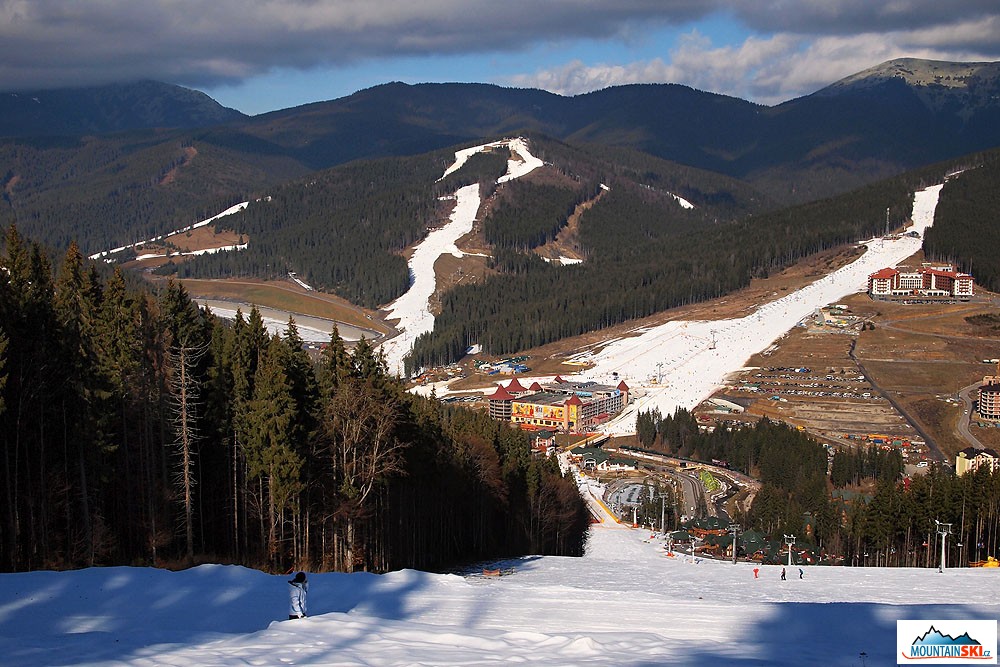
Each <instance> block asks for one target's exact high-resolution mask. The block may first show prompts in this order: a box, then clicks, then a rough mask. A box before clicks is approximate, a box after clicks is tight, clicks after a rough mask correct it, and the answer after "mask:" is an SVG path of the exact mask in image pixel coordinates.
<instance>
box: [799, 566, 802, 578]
mask: <svg viewBox="0 0 1000 667" xmlns="http://www.w3.org/2000/svg"><path fill="white" fill-rule="evenodd" d="M801 578H802V568H801V567H800V568H799V579H801Z"/></svg>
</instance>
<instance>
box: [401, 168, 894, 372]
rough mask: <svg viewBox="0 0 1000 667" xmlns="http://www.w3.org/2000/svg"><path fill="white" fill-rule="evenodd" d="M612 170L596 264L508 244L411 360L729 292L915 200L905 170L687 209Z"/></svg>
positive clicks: (614, 320)
mask: <svg viewBox="0 0 1000 667" xmlns="http://www.w3.org/2000/svg"><path fill="white" fill-rule="evenodd" d="M607 180H608V183H609V184H610V191H609V192H607V193H605V196H603V197H601V199H600V200H599V201H598V202H596V203H595V204H594V205H593V206H592V207H591V208H589V209H588V210H587V211H585V212H584V213H583V214H582V216H581V220H580V232H579V236H580V240H581V243H582V244H583V246H584V252H585V254H586V257H587V259H586V261H585V262H584V263H582V264H578V265H574V266H570V267H554V266H550V265H547V264H545V263H543V262H535V261H528V260H525V261H524V262H514V261H511V259H510V256H509V254H505V255H503V257H504V262H503V263H499V262H494V263H493V265H492V266H493V268H494V269H495V270H497V271H498V273H497V275H494V276H490V277H488V278H487V279H486V280H485V281H484V282H482V283H479V284H467V285H461V286H459V287H457V288H455V289H453V290H451V291H450V292H448V293H447V294H445V295H444V296H443V297H442V299H441V312H440V314H439V315H438V317H437V318H436V320H435V325H434V330H433V332H431V333H429V334H425V335H423V336H421V337H420V338H418V339H417V341H416V343H415V345H414V349H413V353H412V357H411V363H410V367H411V368H419V367H422V366H429V365H440V364H444V363H449V362H452V361H455V360H456V357H455V356H454V355H456V354H458V355H459V356H460V354H461V352H462V351H464V350H465V349H466V348H467V347H468V346H469V345H472V344H476V343H478V344H481V345H482V346H483V349H484V350H485V351H488V352H489V353H491V354H496V355H502V354H509V353H512V352H517V351H523V350H525V349H530V348H532V347H537V346H540V345H544V344H546V343H550V342H552V341H555V340H559V339H561V338H566V337H570V336H575V335H579V334H582V333H584V332H588V331H595V330H599V329H603V328H606V327H611V326H614V325H616V324H620V323H622V322H625V321H628V320H632V319H637V318H642V317H646V316H648V315H652V314H654V313H658V312H662V311H664V310H668V309H670V308H675V307H678V306H683V305H686V304H690V303H695V302H699V301H704V300H707V299H712V298H715V297H719V296H722V295H724V294H728V293H730V292H732V291H734V290H737V289H740V288H742V287H745V286H746V285H748V284H749V283H750V281H751V279H753V278H757V277H766V276H767V275H769V274H770V273H772V272H774V271H778V270H781V269H783V268H785V267H787V266H789V265H791V264H793V263H795V262H797V261H799V260H800V259H802V258H804V257H807V256H809V255H811V254H814V253H816V252H820V251H822V250H826V249H829V248H834V247H837V246H839V245H842V244H845V243H849V242H852V241H857V240H860V239H862V238H869V237H871V236H873V235H876V234H880V233H882V232H883V231H884V229H885V225H886V211H887V209H888V210H889V221H890V224H891V225H892V226H893V227H895V226H898V225H900V224H901V223H902V221H903V220H905V219H906V218H907V217H909V214H910V209H911V207H912V197H911V193H912V184H911V183H910V182H909V181H907V180H906V179H904V178H897V179H892V180H889V181H884V182H882V183H879V184H877V185H873V186H870V187H867V188H864V189H862V190H860V191H857V192H854V193H851V194H850V195H849V196H842V197H837V198H834V199H831V200H825V201H823V202H816V203H812V204H806V205H803V206H798V207H795V208H793V209H783V210H780V211H774V212H770V213H759V214H757V215H751V216H748V217H745V218H742V219H739V220H736V221H717V220H716V219H715V218H714V217H713V216H712V212H711V210H710V209H708V210H703V209H701V208H695V209H685V208H682V207H681V206H680V205H679V204H678V202H677V201H676V200H675V198H674V196H673V194H672V193H670V192H669V191H666V190H661V189H658V188H653V187H647V186H645V185H644V184H641V183H635V182H634V181H631V180H625V179H620V178H619V179H616V178H614V177H609V178H608V179H607ZM698 203H700V202H698ZM497 257H498V258H500V257H501V255H500V253H497ZM526 257H527V254H526ZM507 267H516V268H517V270H516V271H513V272H512V271H509V270H507Z"/></svg>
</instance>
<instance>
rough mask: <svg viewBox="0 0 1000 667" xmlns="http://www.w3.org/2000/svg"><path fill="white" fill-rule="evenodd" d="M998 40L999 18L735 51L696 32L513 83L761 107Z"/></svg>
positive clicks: (754, 41) (756, 43)
mask: <svg viewBox="0 0 1000 667" xmlns="http://www.w3.org/2000/svg"><path fill="white" fill-rule="evenodd" d="M996 34H1000V19H990V20H987V21H984V22H979V23H963V24H955V25H951V26H942V27H936V28H924V29H918V30H914V31H907V32H891V33H863V34H859V35H850V36H837V35H834V36H820V37H816V36H811V35H801V34H795V33H779V34H776V35H773V36H771V37H769V38H766V39H764V38H760V37H757V36H750V37H748V38H747V39H746V40H745V41H744V42H743V43H742V44H739V45H736V46H723V47H714V46H713V45H712V43H711V40H710V39H709V38H708V37H706V36H704V35H701V34H699V33H698V32H692V33H689V34H688V35H686V36H685V37H683V38H682V39H681V40H680V41H679V43H678V45H677V47H676V48H674V49H673V50H672V51H671V52H670V56H669V59H668V60H666V61H665V60H663V59H661V58H656V59H653V60H648V61H637V62H632V63H628V64H624V65H618V64H615V65H609V64H597V65H588V64H585V63H583V62H581V61H580V60H574V61H572V62H570V63H567V64H565V65H563V66H561V67H557V68H553V69H548V70H542V71H538V72H535V73H532V74H522V75H517V76H513V77H510V78H509V82H510V83H512V84H514V85H517V86H524V87H538V88H543V89H545V90H549V91H551V92H554V93H559V94H562V95H576V94H580V93H585V92H590V91H593V90H597V89H600V88H606V87H609V86H615V85H625V84H632V83H679V84H683V85H687V86H691V87H692V88H697V89H699V90H706V91H710V92H715V93H720V94H724V95H732V96H734V97H740V98H743V99H748V100H752V101H755V102H759V103H762V104H777V103H779V102H782V101H785V100H788V99H792V98H795V97H799V96H802V95H807V94H809V93H812V92H815V91H816V90H818V89H820V88H823V87H824V86H827V85H829V84H831V83H833V82H834V81H837V80H839V79H841V78H844V77H846V76H849V75H851V74H854V73H856V72H859V71H862V70H864V69H867V68H869V67H873V66H874V65H877V64H879V63H882V62H885V61H886V60H892V59H894V58H902V57H910V58H927V59H931V60H959V61H963V60H964V61H968V60H994V59H996V58H997V57H998V56H1000V50H998V49H994V50H987V51H977V50H976V49H974V48H968V49H962V48H958V47H957V46H956V45H960V44H963V43H967V44H970V45H975V44H977V43H982V42H987V43H988V42H989V40H990V39H992V38H993V37H994V36H995V35H996Z"/></svg>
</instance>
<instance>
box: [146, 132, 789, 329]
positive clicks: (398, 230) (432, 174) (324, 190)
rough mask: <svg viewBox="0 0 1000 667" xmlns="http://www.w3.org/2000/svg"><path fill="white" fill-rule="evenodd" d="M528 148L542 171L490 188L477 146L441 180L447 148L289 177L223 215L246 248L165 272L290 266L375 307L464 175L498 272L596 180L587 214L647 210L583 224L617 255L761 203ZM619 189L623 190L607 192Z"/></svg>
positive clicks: (593, 243) (725, 186)
mask: <svg viewBox="0 0 1000 667" xmlns="http://www.w3.org/2000/svg"><path fill="white" fill-rule="evenodd" d="M531 146H532V150H533V151H535V153H534V154H536V155H537V156H538V157H540V158H541V159H542V160H544V161H545V162H547V163H548V165H547V166H546V167H544V168H543V169H542V170H540V173H542V172H544V175H539V176H537V177H532V178H528V179H520V180H518V181H514V182H511V183H506V184H504V185H503V186H499V187H498V186H497V185H496V180H497V178H498V177H499V176H501V175H502V174H503V173H504V171H505V170H506V168H507V157H508V153H507V152H506V151H496V152H493V153H490V154H481V155H476V156H474V158H473V159H470V160H469V161H468V162H467V163H466V164H465V165H464V166H463V167H462V168H461V169H460V170H458V171H457V172H455V173H453V174H450V175H449V176H448V178H446V179H443V180H441V181H437V178H438V177H439V176H440V175H441V174H442V173H444V171H445V169H446V167H447V166H448V165H449V164H450V163H451V162H452V161H453V160H454V151H451V150H449V151H437V152H434V153H428V154H425V155H420V156H416V157H412V158H385V159H382V160H370V161H359V162H355V163H352V164H350V165H345V166H342V167H335V168H332V169H329V170H325V171H323V172H319V173H317V174H313V175H310V176H308V177H306V178H304V179H299V180H296V181H292V182H289V183H286V184H284V185H282V186H280V187H276V188H274V189H271V190H268V195H267V196H266V197H258V198H256V199H254V200H253V201H251V203H250V205H249V206H248V207H247V209H246V211H245V212H243V213H242V214H240V215H239V216H231V217H229V218H226V219H223V220H220V222H219V224H220V225H224V226H225V227H227V228H231V229H235V231H237V232H239V233H240V234H244V235H246V236H247V237H248V238H250V239H252V242H251V243H250V247H249V248H248V249H247V250H246V251H244V252H239V253H223V254H218V255H210V256H204V257H200V258H197V259H195V260H192V261H187V262H183V263H179V264H177V265H176V267H174V266H173V265H169V266H168V267H166V268H165V269H164V271H172V270H176V271H177V272H178V275H179V276H180V277H208V278H217V277H228V276H263V275H267V276H283V275H285V273H286V272H287V271H294V272H295V273H297V274H298V275H300V276H302V277H303V279H305V280H306V281H307V282H308V283H309V284H310V285H313V286H314V287H317V288H320V289H324V290H330V291H334V292H336V293H338V294H340V295H341V296H344V297H345V298H348V299H350V300H352V301H355V302H356V303H360V304H362V305H365V306H368V307H372V308H376V307H378V306H380V305H384V304H386V303H388V302H390V301H392V300H393V299H395V298H396V297H398V296H399V295H400V294H402V293H403V292H405V291H406V289H407V288H408V286H409V282H410V276H409V272H408V269H407V266H406V262H405V260H404V259H403V257H402V251H403V250H404V249H405V248H407V247H409V246H411V245H413V244H414V243H415V242H416V241H417V240H419V239H421V238H422V237H423V236H424V234H425V233H426V230H427V228H428V227H429V226H431V225H434V224H437V223H438V222H440V221H441V220H443V219H444V218H445V217H446V214H447V211H448V210H449V208H448V207H449V206H450V205H451V202H450V200H448V199H446V200H444V201H441V200H440V198H441V197H447V196H449V195H451V194H453V193H454V192H455V190H456V189H458V188H459V187H460V186H462V185H466V184H469V183H476V182H478V183H480V187H481V189H482V192H483V194H484V195H490V194H491V193H494V192H495V193H496V198H495V201H494V203H493V206H492V208H491V212H490V213H489V214H488V215H486V216H485V219H484V223H483V226H484V234H485V236H486V239H487V240H488V241H489V242H491V244H492V245H493V246H494V247H495V249H496V250H497V253H496V262H495V263H496V269H497V270H498V271H499V272H502V273H510V272H514V271H516V269H514V268H513V267H512V266H511V265H509V264H508V265H507V266H506V267H505V266H504V261H505V260H507V261H508V262H511V261H512V262H515V263H517V264H520V263H523V262H524V261H528V260H530V258H529V257H527V256H525V255H522V254H521V252H520V251H521V250H526V249H530V248H534V247H536V246H538V245H541V244H542V243H545V242H546V241H547V240H551V238H552V237H554V236H555V235H556V234H557V233H558V231H559V229H561V227H562V226H564V225H565V224H566V221H567V218H568V216H569V215H570V213H572V212H573V210H574V207H575V206H576V205H577V204H579V203H581V202H583V201H586V200H589V199H591V198H594V197H595V195H596V193H597V192H599V191H600V184H601V183H605V182H606V183H610V184H612V185H611V188H612V190H611V191H610V192H608V193H607V195H608V196H605V197H602V198H601V200H600V201H599V202H597V203H595V204H594V206H593V208H592V209H591V210H592V211H598V210H603V209H604V208H605V207H606V206H614V202H615V201H617V200H619V199H621V200H631V199H632V198H633V197H635V198H639V199H640V200H642V201H644V202H646V205H645V206H646V208H645V209H642V206H641V205H638V204H637V205H636V206H638V207H639V209H642V210H645V214H644V215H645V217H644V218H642V219H640V218H638V217H634V215H633V213H634V211H631V210H626V211H623V212H622V211H620V212H618V213H615V212H609V213H608V215H609V216H614V215H619V214H620V215H624V216H626V217H627V218H628V219H627V220H624V221H616V220H611V219H610V218H608V219H606V220H604V221H602V222H598V223H596V224H594V225H591V226H590V227H589V228H588V229H587V230H586V232H585V233H586V234H589V236H584V237H582V238H581V241H582V246H583V247H582V250H583V251H584V253H585V254H587V255H588V256H589V255H590V254H592V253H593V254H594V256H598V255H600V254H601V253H612V252H617V250H616V249H621V248H624V247H626V246H628V245H630V244H632V243H633V242H634V241H635V239H636V238H639V237H641V236H643V235H645V234H649V235H653V236H656V237H664V238H665V237H667V236H670V235H672V234H674V233H676V232H678V231H680V230H688V229H698V228H702V227H705V226H708V225H714V224H716V223H717V222H718V221H719V220H727V221H728V220H732V219H734V218H735V217H737V216H739V215H742V214H745V213H748V212H756V211H760V210H762V209H763V208H764V206H766V205H767V204H768V203H769V200H768V199H767V198H766V197H762V196H761V195H759V194H758V193H756V192H754V191H753V190H752V189H751V188H749V187H747V186H746V185H744V184H742V183H740V182H739V181H735V180H733V179H730V178H726V177H724V176H719V175H716V174H709V173H706V172H701V171H699V170H696V169H692V168H690V167H682V166H680V165H676V164H672V163H669V162H665V161H663V160H658V159H656V158H653V157H650V156H648V155H645V154H642V153H638V152H635V151H630V150H627V149H616V150H610V151H607V152H606V153H604V154H603V155H597V154H596V151H588V150H580V149H578V148H575V147H573V146H570V145H568V144H562V143H560V142H556V141H552V140H549V139H545V138H542V137H536V138H535V139H533V140H532V142H531ZM538 179H540V180H538ZM619 187H620V188H621V189H622V192H620V193H616V189H618V188H619ZM673 192H683V193H684V195H685V196H686V197H689V198H690V199H691V201H693V202H694V203H695V204H696V208H694V209H684V208H682V207H681V206H680V205H679V204H678V203H677V200H676V199H675V197H674V195H673V194H672V193H673ZM607 202H611V203H607ZM631 205H632V204H626V206H631ZM639 209H637V210H639ZM588 215H589V214H588ZM595 215H596V213H595ZM633 227H636V231H634V232H632V231H630V230H631V229H632V228H633ZM640 227H641V229H640ZM643 230H645V231H643ZM535 261H536V262H537V264H539V265H541V264H542V261H541V260H540V259H537V258H536V259H535ZM463 349H464V348H463Z"/></svg>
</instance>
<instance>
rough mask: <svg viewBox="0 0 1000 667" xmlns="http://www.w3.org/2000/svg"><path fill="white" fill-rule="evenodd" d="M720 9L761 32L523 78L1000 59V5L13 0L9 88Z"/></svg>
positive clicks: (812, 0)
mask: <svg viewBox="0 0 1000 667" xmlns="http://www.w3.org/2000/svg"><path fill="white" fill-rule="evenodd" d="M718 16H725V17H726V18H727V19H728V20H730V21H739V22H741V25H742V26H743V27H745V28H746V29H747V30H748V31H756V33H757V35H758V36H756V37H751V38H749V39H747V40H746V41H745V42H744V43H743V44H740V45H736V46H713V45H712V44H711V43H709V42H707V40H706V39H705V38H704V37H702V36H700V35H698V34H697V33H692V34H691V35H689V37H688V38H687V39H685V40H683V41H682V42H681V43H680V44H678V45H677V46H676V47H675V48H674V50H673V52H672V53H671V55H670V57H669V58H658V59H653V60H648V61H644V62H632V63H625V64H623V63H607V64H604V65H600V64H596V63H582V62H573V63H568V64H567V65H565V66H563V67H561V68H556V69H554V70H551V71H547V72H536V73H535V74H532V75H529V76H527V77H521V78H520V79H514V80H515V81H523V82H528V81H538V82H539V83H538V85H544V86H545V87H547V88H549V89H553V90H560V91H564V92H574V91H575V92H579V91H581V90H586V89H594V88H598V87H602V86H607V85H613V84H617V83H625V82H635V81H664V80H669V81H677V82H681V83H687V84H690V85H693V86H695V87H699V88H707V89H710V90H717V91H720V92H726V93H730V94H735V95H740V96H747V97H755V98H756V99H761V100H773V99H778V98H780V97H781V96H782V95H788V94H795V93H797V92H801V91H802V89H801V85H805V84H806V83H807V82H808V81H812V82H813V83H815V82H817V81H819V80H820V79H822V80H823V81H824V82H829V81H830V80H833V79H834V78H836V77H835V76H833V73H836V74H837V75H839V74H844V73H849V71H848V70H846V69H845V67H846V64H847V63H848V62H852V63H859V62H861V61H864V64H865V65H870V64H875V63H874V62H873V61H872V60H871V58H872V54H873V53H875V54H877V55H876V56H875V57H877V58H883V57H886V56H888V57H891V56H892V55H914V53H913V52H912V50H920V49H923V50H925V51H926V52H928V53H933V54H941V56H950V55H951V54H961V55H978V56H982V57H983V59H991V58H998V57H1000V18H998V17H1000V4H998V2H997V0H948V1H947V2H942V1H941V0H887V1H886V2H871V1H870V0H758V1H754V2H747V1H746V0H615V2H607V1H604V0H548V1H546V2H537V1H536V0H508V1H507V2H503V3H498V2H495V1H494V0H423V1H421V2H414V1H413V0H379V1H377V2H373V1H372V0H322V1H317V0H267V1H266V2H246V1H245V0H214V1H213V2H204V1H203V0H144V1H143V2H135V0H101V1H100V2H67V1H66V0H0V89H12V88H21V89H27V88H42V87H52V86H56V85H69V84H76V85H79V84H91V83H106V82H110V81H121V80H126V79H138V78H154V79H161V80H165V81H169V82H173V83H182V84H186V85H196V86H205V85H217V84H221V83H237V82H239V81H240V80H242V79H245V78H248V77H253V76H257V75H261V74H264V73H266V72H269V71H275V70H277V69H282V68H285V69H298V70H309V69H311V68H315V67H336V66H338V65H345V64H353V63H357V62H358V61H362V60H366V59H367V60H377V59H391V58H394V57H398V56H408V55H409V56H422V55H428V56H435V55H453V54H483V53H498V52H506V53H517V52H520V51H524V50H526V49H529V48H532V47H537V46H539V45H547V46H548V47H550V48H551V50H553V51H555V50H557V49H558V48H560V45H563V44H565V43H566V42H568V41H573V40H580V39H595V40H597V39H604V40H614V41H616V42H618V43H622V44H633V45H634V44H637V43H641V42H642V41H643V39H646V38H648V35H649V34H650V32H649V30H648V29H649V28H650V27H656V28H660V27H662V26H664V25H673V26H683V25H690V24H691V22H693V21H698V20H705V23H704V24H702V25H706V26H707V25H710V24H711V22H712V21H711V18H712V17H718ZM859 34H860V35H861V37H860V38H857V37H855V36H856V35H859ZM866 35H870V37H866ZM845 39H846V40H851V39H860V43H861V44H862V45H863V47H864V48H863V49H862V51H861V52H859V53H856V54H846V53H845V54H844V55H843V56H842V57H841V58H840V59H837V60H835V61H832V62H830V63H829V68H828V69H827V75H826V76H825V77H820V76H818V74H809V72H812V71H813V70H815V69H819V65H820V63H809V62H801V61H799V60H797V59H798V58H802V57H805V58H806V59H807V60H808V59H809V58H810V57H811V53H815V54H816V56H815V57H820V54H822V52H823V51H824V50H833V51H836V50H837V48H838V44H840V43H841V42H839V41H837V40H845ZM824 40H834V41H833V42H830V43H826V44H825V43H824ZM880 41H881V42H883V44H881V45H879V42H880ZM803 54H804V55H803ZM783 76H791V79H789V80H783V79H782V77H783Z"/></svg>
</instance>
